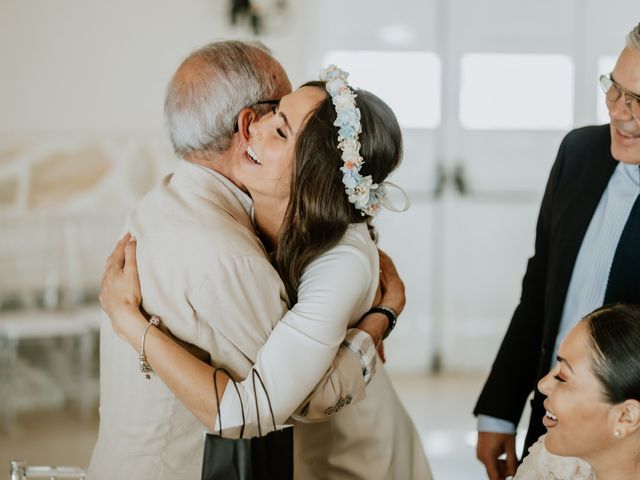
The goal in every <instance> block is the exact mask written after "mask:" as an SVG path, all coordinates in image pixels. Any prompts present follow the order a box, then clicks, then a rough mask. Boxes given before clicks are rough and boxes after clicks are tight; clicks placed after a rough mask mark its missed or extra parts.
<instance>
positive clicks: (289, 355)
mask: <svg viewBox="0 0 640 480" xmlns="http://www.w3.org/2000/svg"><path fill="white" fill-rule="evenodd" d="M374 268H375V266H374V265H372V262H371V259H370V258H368V257H367V255H366V254H365V253H364V252H363V251H361V250H360V249H358V248H355V247H353V246H349V245H338V246H337V247H335V248H334V249H332V250H330V251H329V252H328V253H326V254H324V255H322V256H321V257H320V258H318V259H316V260H315V261H314V262H312V263H311V264H310V265H309V267H308V268H307V269H306V270H305V272H304V274H303V275H302V278H301V283H300V287H299V289H298V302H297V303H296V304H295V305H294V306H293V308H292V309H291V310H290V311H289V312H287V313H286V315H285V316H284V318H283V319H282V320H281V321H280V322H279V323H278V324H277V325H276V327H275V328H274V330H273V332H272V333H271V335H270V336H269V338H268V340H267V343H266V344H265V345H264V346H263V347H262V349H261V350H260V352H259V353H258V359H257V362H256V364H255V366H254V368H255V369H256V370H257V371H258V373H259V374H260V376H261V377H262V379H263V381H264V383H265V386H266V389H267V391H268V393H269V397H270V399H271V405H272V407H273V412H274V415H275V420H276V423H277V424H282V423H283V422H285V421H286V419H287V418H289V417H290V416H291V414H292V413H293V412H294V411H295V410H296V408H297V407H298V406H299V405H300V404H301V403H302V402H303V401H304V400H305V398H306V397H307V396H308V395H309V393H310V392H311V391H312V390H313V389H314V387H315V386H316V384H317V383H318V382H319V381H320V380H321V379H322V377H323V376H324V375H325V373H326V372H327V370H328V369H329V368H330V367H331V366H332V362H333V361H334V358H335V357H336V353H337V352H338V348H339V347H340V344H341V343H342V341H343V339H344V336H345V332H346V329H347V326H348V324H349V321H350V320H351V319H352V317H353V316H354V315H356V316H358V317H359V316H360V313H359V310H358V309H362V308H363V307H362V305H363V304H364V303H365V302H366V301H367V299H368V298H369V296H370V290H371V278H372V274H373V269H374ZM347 364H348V365H350V367H349V368H351V369H352V371H353V372H354V373H353V374H354V375H355V376H356V377H357V376H359V377H360V378H362V371H361V369H360V368H359V362H357V361H355V362H354V361H353V359H351V361H350V362H349V361H348V362H347ZM239 387H240V392H241V396H242V402H243V404H244V409H245V414H246V415H247V422H248V423H252V422H256V421H257V415H256V405H255V403H256V399H255V397H254V393H253V385H252V379H251V375H249V376H248V377H247V378H246V379H245V380H244V381H242V382H240V383H239ZM257 397H258V405H259V408H260V419H261V423H263V424H264V425H268V424H270V423H271V417H270V414H269V410H268V408H269V407H268V403H267V401H266V397H265V396H264V394H262V393H261V388H260V386H259V385H257ZM220 415H221V416H222V420H223V423H224V424H227V425H229V424H237V423H239V422H241V415H240V406H239V402H238V399H237V394H236V392H235V390H234V389H233V387H232V386H231V385H229V386H228V387H227V389H226V390H225V394H224V396H223V399H222V404H221V407H220Z"/></svg>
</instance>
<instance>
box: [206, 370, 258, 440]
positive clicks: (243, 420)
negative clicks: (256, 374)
mask: <svg viewBox="0 0 640 480" xmlns="http://www.w3.org/2000/svg"><path fill="white" fill-rule="evenodd" d="M218 370H220V371H221V372H223V373H224V374H225V375H226V376H227V378H228V379H229V381H230V382H231V383H233V388H235V389H236V393H237V394H238V400H240V411H241V412H242V428H241V429H240V438H243V435H244V427H245V426H246V420H245V417H244V405H243V403H242V396H241V395H240V390H238V385H236V382H235V380H234V379H233V377H232V376H231V374H230V373H229V372H228V371H227V369H226V368H222V367H216V368H215V369H214V370H213V389H214V390H215V393H216V406H217V407H218V426H219V428H220V430H219V431H218V434H219V435H220V436H221V437H222V415H220V397H219V395H218V383H217V382H216V374H217V373H218ZM254 388H255V385H254ZM267 398H268V396H267Z"/></svg>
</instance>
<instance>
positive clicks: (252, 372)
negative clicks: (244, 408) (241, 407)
mask: <svg viewBox="0 0 640 480" xmlns="http://www.w3.org/2000/svg"><path fill="white" fill-rule="evenodd" d="M256 377H258V380H260V385H262V391H263V392H264V394H265V395H266V397H267V403H268V404H269V411H270V412H271V421H272V422H273V431H274V432H275V431H276V417H275V415H274V414H273V407H272V406H271V399H270V398H269V392H267V388H266V387H265V386H264V382H263V381H262V377H261V376H260V374H259V373H258V371H257V370H256V369H255V368H254V369H251V381H252V383H253V396H254V398H255V401H256V414H257V416H258V435H260V436H262V427H261V426H260V408H259V407H258V393H257V392H256ZM243 418H244V417H243Z"/></svg>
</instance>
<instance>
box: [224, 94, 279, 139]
mask: <svg viewBox="0 0 640 480" xmlns="http://www.w3.org/2000/svg"><path fill="white" fill-rule="evenodd" d="M279 104H280V100H260V101H259V102H256V103H253V104H251V105H249V106H248V107H246V108H253V110H254V111H255V112H256V113H257V114H258V115H260V116H262V115H265V114H267V113H269V111H270V110H271V108H272V107H275V106H277V105H279ZM237 131H238V120H236V123H235V125H234V127H233V133H236V132H237Z"/></svg>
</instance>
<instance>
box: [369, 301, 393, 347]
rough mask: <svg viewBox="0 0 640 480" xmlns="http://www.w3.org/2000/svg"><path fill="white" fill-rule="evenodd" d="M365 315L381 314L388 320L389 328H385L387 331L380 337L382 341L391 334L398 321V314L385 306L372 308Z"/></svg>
mask: <svg viewBox="0 0 640 480" xmlns="http://www.w3.org/2000/svg"><path fill="white" fill-rule="evenodd" d="M367 313H382V314H383V315H385V316H386V317H387V318H388V319H389V326H388V327H387V330H386V331H385V332H384V335H383V336H382V339H383V340H384V339H385V338H387V337H388V336H389V334H390V333H391V330H393V329H394V328H395V327H396V322H397V321H398V314H397V313H396V311H395V310H394V309H393V308H391V307H389V306H387V305H376V306H375V307H372V308H371V310H369V311H368V312H367Z"/></svg>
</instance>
